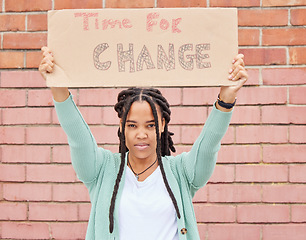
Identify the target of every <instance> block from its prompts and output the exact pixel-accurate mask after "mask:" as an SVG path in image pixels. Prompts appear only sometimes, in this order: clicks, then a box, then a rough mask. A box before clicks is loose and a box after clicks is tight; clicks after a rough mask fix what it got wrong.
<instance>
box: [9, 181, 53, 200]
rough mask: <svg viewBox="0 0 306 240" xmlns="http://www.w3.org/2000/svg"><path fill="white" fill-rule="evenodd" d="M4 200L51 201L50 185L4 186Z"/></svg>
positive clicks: (20, 184) (22, 184)
mask: <svg viewBox="0 0 306 240" xmlns="http://www.w3.org/2000/svg"><path fill="white" fill-rule="evenodd" d="M3 198H4V199H5V200H8V201H50V200H51V185H50V184H29V183H14V184H3Z"/></svg>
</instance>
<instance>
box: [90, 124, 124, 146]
mask: <svg viewBox="0 0 306 240" xmlns="http://www.w3.org/2000/svg"><path fill="white" fill-rule="evenodd" d="M91 130H92V134H93V135H94V137H95V139H96V141H97V143H98V144H118V143H119V138H118V135H117V132H118V127H91Z"/></svg>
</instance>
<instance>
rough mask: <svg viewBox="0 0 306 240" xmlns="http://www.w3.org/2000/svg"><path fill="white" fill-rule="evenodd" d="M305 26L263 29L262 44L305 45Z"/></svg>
mask: <svg viewBox="0 0 306 240" xmlns="http://www.w3.org/2000/svg"><path fill="white" fill-rule="evenodd" d="M305 35H306V28H284V29H280V28H277V29H263V30H262V45H263V46H275V45H290V46H292V45H305V44H306V38H305Z"/></svg>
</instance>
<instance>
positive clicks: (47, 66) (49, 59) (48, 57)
mask: <svg viewBox="0 0 306 240" xmlns="http://www.w3.org/2000/svg"><path fill="white" fill-rule="evenodd" d="M41 51H42V55H43V59H42V60H41V62H40V65H39V72H40V74H41V75H42V76H43V78H44V79H45V80H46V79H47V74H48V73H52V72H53V67H54V58H53V54H52V52H51V50H50V49H49V48H48V47H42V48H41Z"/></svg>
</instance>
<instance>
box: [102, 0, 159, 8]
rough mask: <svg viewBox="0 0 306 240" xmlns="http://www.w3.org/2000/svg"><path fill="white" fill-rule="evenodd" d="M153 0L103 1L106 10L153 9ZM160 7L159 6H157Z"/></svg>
mask: <svg viewBox="0 0 306 240" xmlns="http://www.w3.org/2000/svg"><path fill="white" fill-rule="evenodd" d="M154 3H155V2H154V0H134V1H121V0H105V7H107V8H152V7H154V5H155V4H154ZM159 7H160V6H159Z"/></svg>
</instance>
